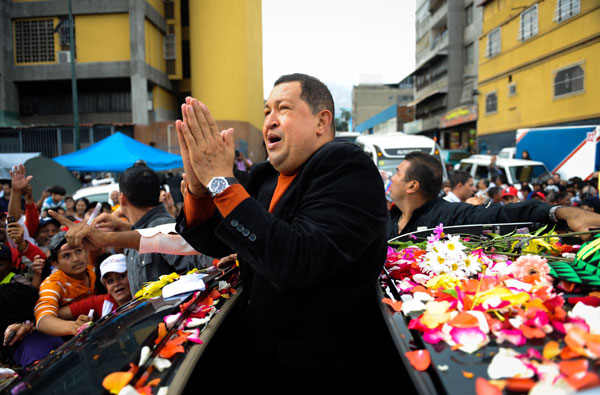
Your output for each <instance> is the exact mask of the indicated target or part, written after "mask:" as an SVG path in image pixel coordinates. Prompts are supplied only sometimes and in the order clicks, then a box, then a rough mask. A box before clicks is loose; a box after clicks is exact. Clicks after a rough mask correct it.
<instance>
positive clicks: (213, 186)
mask: <svg viewBox="0 0 600 395" xmlns="http://www.w3.org/2000/svg"><path fill="white" fill-rule="evenodd" d="M227 186H228V184H227V180H225V178H223V177H215V178H213V179H212V180H211V181H210V184H208V190H209V191H210V193H212V194H213V196H214V195H218V194H219V193H221V192H223V191H224V190H225V188H227Z"/></svg>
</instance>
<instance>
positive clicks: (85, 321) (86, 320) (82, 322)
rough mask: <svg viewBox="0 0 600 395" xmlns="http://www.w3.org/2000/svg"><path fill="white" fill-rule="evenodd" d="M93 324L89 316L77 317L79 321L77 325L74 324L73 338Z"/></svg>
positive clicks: (76, 322) (76, 321)
mask: <svg viewBox="0 0 600 395" xmlns="http://www.w3.org/2000/svg"><path fill="white" fill-rule="evenodd" d="M91 323H92V319H91V318H90V317H88V316H87V315H83V314H82V315H80V316H79V317H77V320H75V323H74V333H73V336H75V335H76V334H77V333H79V332H81V331H82V330H83V329H85V328H86V327H88V326H90V325H91ZM82 327H83V328H82Z"/></svg>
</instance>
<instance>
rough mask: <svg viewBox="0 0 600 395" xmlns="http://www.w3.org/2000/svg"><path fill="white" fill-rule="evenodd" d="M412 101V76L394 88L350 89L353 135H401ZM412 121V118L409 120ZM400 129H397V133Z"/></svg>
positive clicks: (366, 87) (394, 85) (390, 86)
mask: <svg viewBox="0 0 600 395" xmlns="http://www.w3.org/2000/svg"><path fill="white" fill-rule="evenodd" d="M412 100H413V79H412V76H408V77H406V78H404V79H403V80H402V81H400V82H399V83H396V84H359V85H355V86H353V87H352V131H354V132H364V131H369V132H370V133H373V132H375V133H377V132H388V131H394V132H396V131H398V130H400V131H402V125H403V122H404V120H406V117H407V114H406V113H407V112H410V113H412V110H410V109H405V108H403V107H405V106H406V105H407V104H408V103H410V102H411V101H412ZM409 120H412V114H410V119H409ZM398 128H400V129H398Z"/></svg>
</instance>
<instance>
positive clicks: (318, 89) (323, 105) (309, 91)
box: [273, 73, 335, 132]
mask: <svg viewBox="0 0 600 395" xmlns="http://www.w3.org/2000/svg"><path fill="white" fill-rule="evenodd" d="M295 81H298V82H299V83H300V87H301V88H302V93H301V94H300V98H301V99H302V100H304V101H305V102H306V103H307V104H308V106H309V107H310V109H311V110H312V113H313V114H317V113H318V112H319V111H322V110H329V111H331V125H330V129H331V130H332V131H333V132H335V119H334V118H335V106H334V104H333V97H332V96H331V92H330V91H329V88H327V85H325V84H324V83H322V82H321V81H319V80H318V79H317V78H315V77H312V76H310V75H306V74H301V73H294V74H287V75H282V76H281V77H279V79H278V80H277V81H275V84H274V85H273V86H277V85H279V84H283V83H285V82H295Z"/></svg>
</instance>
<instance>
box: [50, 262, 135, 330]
mask: <svg viewBox="0 0 600 395" xmlns="http://www.w3.org/2000/svg"><path fill="white" fill-rule="evenodd" d="M100 280H101V281H102V285H104V287H106V291H107V292H108V293H107V294H103V295H94V296H90V297H89V298H86V299H83V300H81V301H77V302H74V303H71V304H69V305H67V306H64V307H61V308H60V310H59V312H58V316H59V317H60V318H63V319H73V318H75V317H79V316H81V315H84V316H85V315H89V314H90V312H91V311H92V310H93V313H92V314H93V318H94V320H97V319H99V318H101V317H104V316H105V315H107V314H109V313H111V312H113V311H115V310H116V309H117V308H118V307H119V306H121V305H123V304H125V303H127V302H129V301H130V300H131V291H130V288H129V280H128V278H127V262H126V258H125V255H123V254H114V255H111V256H109V257H108V258H106V259H105V260H103V261H102V263H101V264H100Z"/></svg>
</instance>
